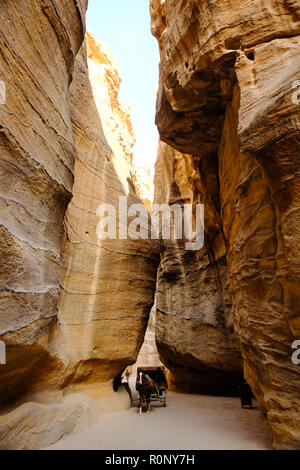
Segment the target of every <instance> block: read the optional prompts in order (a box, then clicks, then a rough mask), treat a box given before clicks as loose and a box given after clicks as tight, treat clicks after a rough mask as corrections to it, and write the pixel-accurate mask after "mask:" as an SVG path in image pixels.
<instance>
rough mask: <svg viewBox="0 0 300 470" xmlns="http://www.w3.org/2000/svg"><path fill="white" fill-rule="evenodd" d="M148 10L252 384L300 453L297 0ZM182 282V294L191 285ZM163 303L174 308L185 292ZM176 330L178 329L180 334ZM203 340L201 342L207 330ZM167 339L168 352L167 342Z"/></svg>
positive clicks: (172, 133) (162, 106)
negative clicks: (220, 255)
mask: <svg viewBox="0 0 300 470" xmlns="http://www.w3.org/2000/svg"><path fill="white" fill-rule="evenodd" d="M150 8H151V12H152V32H153V34H154V35H155V36H156V37H157V39H158V41H159V46H160V51H161V64H160V77H161V78H160V88H159V94H158V102H157V125H158V128H159V131H160V135H161V139H162V140H163V141H165V142H167V143H168V144H169V145H170V146H171V147H173V148H174V149H176V150H178V151H180V152H182V153H183V154H186V153H188V154H190V155H192V156H193V158H192V160H193V162H194V165H195V167H196V169H198V170H199V184H200V186H201V189H197V191H196V192H197V193H200V199H201V202H204V203H205V205H206V209H207V214H208V217H206V231H207V235H208V240H210V238H211V236H210V232H211V229H212V227H215V229H216V233H219V234H218V237H219V240H220V239H221V238H223V240H224V253H223V254H224V266H225V265H227V279H228V283H227V282H225V287H224V283H223V285H222V286H221V287H222V290H223V293H222V292H221V293H220V295H221V296H223V298H224V301H225V305H227V306H228V310H230V317H231V318H232V319H233V326H234V335H235V337H236V339H237V341H238V343H239V344H240V349H241V352H242V356H243V360H244V371H245V377H246V379H247V381H248V382H249V383H250V385H251V387H252V389H253V391H254V393H255V395H256V397H257V398H258V400H259V402H260V405H261V406H262V407H263V409H264V410H265V412H266V414H267V417H268V421H269V423H270V425H271V428H272V431H273V435H274V445H275V447H277V448H299V447H300V421H299V416H300V414H299V397H298V395H299V383H300V377H299V374H300V369H299V366H296V365H293V363H292V361H291V356H292V352H293V350H292V349H291V345H292V342H293V340H294V339H295V338H297V336H295V335H297V329H295V328H293V325H295V324H296V323H297V322H298V318H299V296H300V291H299V277H300V264H299V227H300V220H299V198H300V191H299V187H300V185H299V140H300V137H299V135H300V133H299V128H300V114H299V104H298V102H297V100H295V99H294V94H295V83H294V82H295V81H296V80H297V79H299V76H300V70H299V64H300V61H299V32H300V6H299V3H298V2H291V1H282V0H276V1H274V2H272V3H270V2H268V1H263V2H261V1H255V0H254V1H252V2H241V1H240V0H228V1H224V2H219V1H214V0H206V1H196V0H180V1H178V2H176V3H174V2H172V1H171V0H166V1H162V0H152V2H151V7H150ZM173 167H174V164H173ZM158 178H159V176H158ZM160 184H163V183H162V182H161V183H160ZM199 184H198V186H199ZM212 210H215V213H214V216H213V220H214V222H212V219H211V217H210V215H209V214H212ZM218 244H219V246H222V244H220V243H218ZM215 246H216V244H215ZM204 252H205V250H204V251H203V252H201V254H202V253H203V254H204ZM174 253H176V252H174V251H172V256H174ZM198 265H199V261H198V260H197V262H196V266H198ZM169 266H174V269H175V267H176V266H177V268H178V269H176V271H179V272H180V269H183V267H184V266H185V263H183V262H182V261H181V260H180V261H179V262H178V261H177V259H176V260H174V259H173V260H171V261H170V262H169ZM165 270H166V272H168V269H166V268H165V267H163V268H160V272H161V275H163V274H164V271H165ZM205 272H207V273H209V269H207V267H205V266H204V273H205ZM203 276H205V274H203ZM184 279H185V280H186V284H187V286H183V289H182V297H184V292H185V291H186V292H189V289H190V287H191V285H193V282H191V281H190V280H189V278H188V276H187V275H184ZM197 279H198V276H197ZM208 285H211V280H209V281H208ZM213 285H215V283H214V282H213ZM163 298H164V299H165V302H166V303H167V304H169V305H170V304H171V303H172V302H174V301H175V299H176V291H175V292H174V290H173V291H172V290H169V294H168V295H167V292H165V293H164V297H163ZM158 306H159V302H158ZM179 310H180V312H181V315H182V312H183V307H181V309H179ZM227 316H228V312H226V309H225V318H226V317H227ZM178 317H179V315H177V316H176V317H174V318H178ZM167 322H169V320H168V317H166V318H164V319H163V320H162V325H163V328H165V327H164V325H167ZM197 326H198V328H199V329H200V326H199V324H198V323H197ZM175 328H176V326H175ZM166 329H167V328H166ZM176 331H177V332H178V333H180V331H181V324H180V325H179V327H177V329H174V338H176V336H177V334H176ZM158 334H159V335H160V330H159V331H158ZM195 336H196V338H197V337H198V338H199V339H200V338H201V334H200V333H199V331H197V332H195ZM160 337H161V336H160ZM196 338H195V339H194V342H196V341H197V339H196ZM161 343H162V346H163V347H167V345H168V343H169V340H168V339H165V338H164V337H161ZM176 344H177V343H176V342H175V345H176ZM190 344H191V341H190V338H188V340H187V341H185V338H182V341H181V342H180V347H181V348H182V349H183V350H184V351H185V352H186V354H188V352H189V349H190ZM162 346H161V350H162ZM177 362H178V363H180V360H179V359H178V361H177ZM191 363H192V361H191ZM176 377H177V375H176Z"/></svg>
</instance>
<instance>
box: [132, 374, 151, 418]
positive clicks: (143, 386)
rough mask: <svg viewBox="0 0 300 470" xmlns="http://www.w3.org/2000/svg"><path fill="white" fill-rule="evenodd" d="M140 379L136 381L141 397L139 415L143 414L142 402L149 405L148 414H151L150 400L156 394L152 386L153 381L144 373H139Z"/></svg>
mask: <svg viewBox="0 0 300 470" xmlns="http://www.w3.org/2000/svg"><path fill="white" fill-rule="evenodd" d="M138 375H139V377H137V379H136V390H137V391H138V392H139V395H140V402H139V410H140V411H139V414H140V415H141V414H142V402H143V401H146V403H147V413H150V399H151V395H152V393H153V392H154V385H151V382H152V381H151V379H150V377H149V376H148V375H146V374H144V373H143V372H138Z"/></svg>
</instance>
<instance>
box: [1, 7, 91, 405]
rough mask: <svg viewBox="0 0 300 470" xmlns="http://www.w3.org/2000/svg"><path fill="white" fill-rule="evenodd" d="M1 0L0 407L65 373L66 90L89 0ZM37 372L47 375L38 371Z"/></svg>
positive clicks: (70, 149) (69, 141) (69, 147)
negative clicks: (57, 342) (53, 346)
mask: <svg viewBox="0 0 300 470" xmlns="http://www.w3.org/2000/svg"><path fill="white" fill-rule="evenodd" d="M67 3H68V7H67V11H68V14H65V13H64V12H65V10H66V2H65V1H62V0H60V1H58V2H56V8H55V6H54V4H53V2H51V1H50V0H49V1H48V0H45V1H42V2H37V1H33V2H32V1H29V0H28V1H27V0H26V1H24V2H22V7H20V3H19V2H17V1H10V2H4V3H3V4H2V5H1V12H0V24H1V33H0V50H1V55H0V61H1V72H0V80H1V81H2V82H4V84H5V87H6V99H5V100H2V101H4V104H2V105H1V107H0V120H1V125H0V147H1V152H0V166H1V171H0V175H1V176H0V184H1V196H0V198H1V214H0V219H1V222H0V225H1V227H0V252H1V268H0V270H1V274H0V339H1V340H2V341H4V342H5V344H6V352H7V364H6V365H5V366H0V403H2V404H3V405H4V404H6V403H7V402H8V401H10V400H14V399H17V398H18V397H19V396H21V395H25V394H26V393H27V392H28V390H29V389H33V388H34V387H37V388H39V387H40V386H42V384H43V383H44V382H45V381H47V380H48V379H49V381H50V382H51V378H50V377H48V375H49V374H50V375H51V372H53V370H54V369H58V370H59V368H60V367H61V364H60V362H59V361H58V360H57V358H55V357H53V356H52V355H51V352H50V350H49V348H48V344H49V341H50V340H51V334H52V331H53V329H55V328H56V323H57V320H56V311H57V300H58V295H59V288H60V285H59V275H60V270H61V266H62V260H61V242H62V235H63V219H64V215H65V211H66V208H67V205H68V203H69V201H70V199H71V195H72V185H73V166H74V155H75V147H74V139H73V132H72V124H71V119H70V112H69V105H70V104H69V85H70V81H71V79H72V70H73V66H74V57H75V56H76V54H77V52H78V49H79V48H80V46H81V43H82V41H83V38H84V29H85V8H86V4H87V1H80V2H78V1H71V0H70V1H68V2H67ZM42 371H43V372H42Z"/></svg>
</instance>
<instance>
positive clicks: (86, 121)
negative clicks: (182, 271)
mask: <svg viewBox="0 0 300 470" xmlns="http://www.w3.org/2000/svg"><path fill="white" fill-rule="evenodd" d="M86 4H87V2H86V1H72V0H58V1H56V2H55V5H54V2H52V1H51V2H50V1H48V0H43V1H42V2H38V1H25V2H22V7H20V5H19V2H15V1H10V2H5V3H4V4H3V5H1V12H0V26H1V28H0V29H1V33H0V51H1V52H0V62H1V71H0V80H1V83H0V87H1V102H3V104H1V106H0V148H1V155H0V167H1V171H0V186H1V195H0V199H1V202H0V204H1V215H0V217H1V223H0V252H1V261H2V263H1V270H0V340H1V341H3V342H4V343H5V345H6V352H7V355H6V360H7V364H6V365H2V364H1V365H0V406H1V417H0V447H2V448H9V447H12V446H13V448H15V449H18V448H36V447H39V446H41V445H46V444H48V443H50V441H49V440H51V442H53V441H54V440H56V439H59V438H60V437H61V436H63V435H66V434H67V433H68V432H70V430H72V429H73V428H74V426H75V425H76V422H77V421H80V422H81V421H84V420H85V418H86V419H88V417H89V416H90V415H92V414H93V409H94V404H93V403H94V402H92V401H90V402H89V403H87V402H86V403H85V400H87V401H88V398H87V397H86V395H89V398H90V399H91V400H95V401H96V405H97V406H99V407H100V408H101V406H102V405H101V403H102V401H101V400H103V399H104V398H103V397H104V395H107V393H106V392H107V387H108V388H109V390H110V393H114V392H113V391H112V379H113V378H114V376H115V375H117V374H119V373H120V372H121V371H122V369H123V368H124V367H125V366H127V365H128V364H130V363H134V362H135V361H136V358H137V355H138V351H139V348H140V346H141V345H142V341H143V337H144V333H145V330H146V326H147V322H148V317H149V312H150V310H151V307H152V305H153V298H154V292H155V279H156V268H157V259H156V257H155V253H154V251H155V250H154V246H153V245H152V243H151V242H150V241H149V242H144V241H143V243H142V242H140V241H138V240H137V241H131V240H129V241H127V240H104V241H103V240H100V239H99V237H98V236H97V227H98V223H99V221H100V216H99V214H98V215H97V211H98V207H99V206H100V205H101V204H102V203H109V204H113V205H114V206H115V207H116V208H118V203H119V196H124V197H125V198H127V203H128V205H130V204H133V203H140V202H141V201H140V199H139V198H138V197H137V195H136V193H135V189H134V184H133V181H132V179H131V175H130V165H131V160H132V154H131V149H132V145H133V143H134V135H133V130H132V125H131V121H130V115H129V111H128V107H127V106H125V105H123V104H122V103H121V100H120V99H119V97H118V92H119V85H120V78H119V76H118V73H117V69H116V67H115V65H114V64H113V63H112V61H110V60H111V59H110V54H109V53H108V51H107V49H106V48H105V47H104V46H102V48H101V47H99V46H98V45H97V41H95V40H94V39H93V38H92V37H91V36H88V37H87V42H88V44H89V46H90V47H89V57H90V65H91V70H92V71H91V76H92V80H93V90H92V87H91V84H90V80H89V73H88V66H87V61H88V58H87V52H86V48H85V45H82V44H83V41H84V35H85V8H86V6H87V5H86ZM98 80H99V81H98ZM2 82H3V83H4V84H5V86H6V100H3V84H2ZM97 87H102V90H101V91H99V90H98V92H97ZM93 91H94V94H93ZM102 120H103V126H102V123H101V121H102ZM74 165H75V168H74ZM70 201H71V202H70ZM145 210H146V209H145ZM117 217H118V213H117ZM129 221H130V218H129ZM120 224H121V223H120V222H119V220H117V228H119V225H120ZM2 344H3V343H1V345H2ZM74 393H76V397H77V398H76V399H74V401H72V399H71V398H70V400H69V396H71V395H72V394H74ZM83 394H84V395H83ZM80 397H85V398H84V399H83V401H82V404H81V405H80V404H79V401H80ZM65 398H66V399H65ZM28 402H30V403H31V404H30V403H28ZM124 403H125V402H124V401H123V405H121V406H123V407H124ZM128 403H129V402H128V400H126V403H125V405H126V406H125V407H127V406H128ZM19 405H20V406H21V408H20V407H19ZM27 414H28V415H30V416H29V417H28V419H27ZM16 435H17V436H18V438H16Z"/></svg>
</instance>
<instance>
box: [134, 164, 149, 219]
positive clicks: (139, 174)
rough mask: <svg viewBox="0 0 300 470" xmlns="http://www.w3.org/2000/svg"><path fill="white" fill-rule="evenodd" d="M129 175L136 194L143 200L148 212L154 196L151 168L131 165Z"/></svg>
mask: <svg viewBox="0 0 300 470" xmlns="http://www.w3.org/2000/svg"><path fill="white" fill-rule="evenodd" d="M131 176H132V180H133V182H134V187H135V190H136V193H137V195H138V196H139V198H140V199H141V200H142V201H143V203H144V204H145V206H146V207H147V209H148V211H149V213H150V212H151V206H152V203H153V197H154V181H153V175H152V171H151V168H150V167H149V166H147V165H144V166H135V165H133V166H132V169H131Z"/></svg>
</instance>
